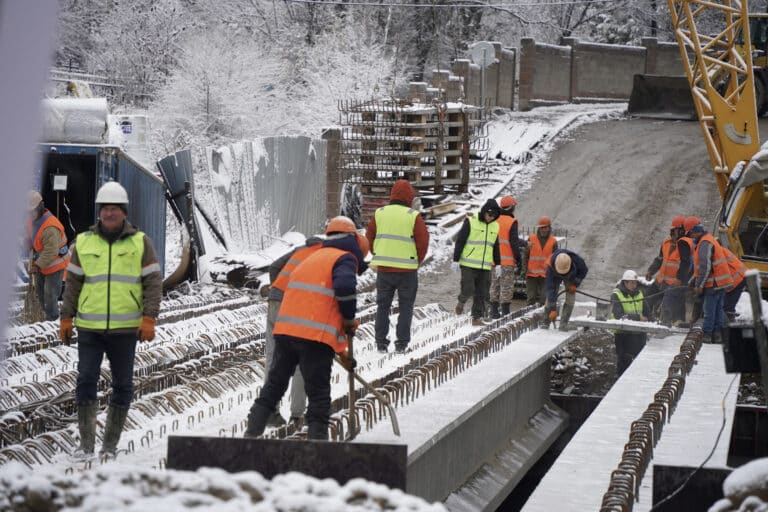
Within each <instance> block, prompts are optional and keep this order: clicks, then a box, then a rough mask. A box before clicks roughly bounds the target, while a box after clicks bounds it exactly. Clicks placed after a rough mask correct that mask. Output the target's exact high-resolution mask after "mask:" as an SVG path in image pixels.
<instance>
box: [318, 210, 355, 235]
mask: <svg viewBox="0 0 768 512" xmlns="http://www.w3.org/2000/svg"><path fill="white" fill-rule="evenodd" d="M356 231H357V226H355V223H354V222H352V219H350V218H349V217H345V216H344V215H339V216H338V217H334V218H332V219H331V221H330V222H329V223H328V225H327V226H326V227H325V234H326V235H331V234H333V233H355V232H356Z"/></svg>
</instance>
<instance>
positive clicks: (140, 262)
mask: <svg viewBox="0 0 768 512" xmlns="http://www.w3.org/2000/svg"><path fill="white" fill-rule="evenodd" d="M96 206H97V208H98V214H99V219H98V222H97V223H96V224H95V225H93V226H91V227H90V229H89V230H88V231H85V232H83V233H80V234H79V235H77V239H76V240H75V246H74V248H73V249H72V254H71V258H70V262H69V266H68V267H67V286H66V288H65V290H64V300H63V302H62V306H61V324H60V327H59V335H60V336H61V341H62V342H63V343H64V344H65V345H68V344H69V343H70V341H71V340H72V337H73V334H74V327H77V354H78V364H77V371H78V375H77V388H76V390H75V401H76V403H77V417H78V418H77V419H78V427H79V429H80V446H79V448H78V449H77V451H76V452H75V454H74V456H75V458H76V459H78V460H87V459H89V458H91V457H93V456H94V441H95V437H96V416H97V414H98V412H99V403H98V394H97V391H98V390H97V385H98V382H99V377H100V375H101V362H102V360H103V359H104V356H105V355H106V356H107V359H108V360H109V366H110V370H111V373H112V393H111V395H110V397H109V407H108V409H107V418H106V423H105V428H104V435H103V437H102V447H101V452H100V455H101V457H102V458H105V457H107V458H114V457H115V454H116V452H117V443H118V441H119V440H120V434H121V432H122V430H123V426H124V424H125V420H126V418H127V416H128V408H129V407H130V405H131V399H132V397H133V364H134V359H135V353H136V343H137V342H138V341H150V340H152V339H153V338H154V337H155V319H156V318H157V316H158V314H159V313H160V299H161V296H162V287H163V280H162V274H161V272H160V264H159V262H158V258H157V253H156V252H155V248H154V246H153V245H152V241H151V240H150V239H149V237H148V236H147V235H145V234H144V233H142V232H141V231H139V230H138V229H136V227H135V226H133V225H132V224H131V223H130V222H128V220H127V219H126V215H127V213H128V193H127V192H126V190H125V189H124V188H123V187H122V186H121V185H120V184H119V183H117V182H114V181H110V182H108V183H105V184H104V185H103V186H102V187H101V188H100V189H99V190H98V192H97V193H96Z"/></svg>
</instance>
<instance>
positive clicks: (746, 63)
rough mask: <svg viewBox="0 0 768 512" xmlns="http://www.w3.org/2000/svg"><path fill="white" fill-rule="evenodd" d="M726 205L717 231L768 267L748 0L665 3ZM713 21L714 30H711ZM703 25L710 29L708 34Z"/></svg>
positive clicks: (766, 198)
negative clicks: (745, 51)
mask: <svg viewBox="0 0 768 512" xmlns="http://www.w3.org/2000/svg"><path fill="white" fill-rule="evenodd" d="M667 3H668V5H669V10H670V13H671V16H672V25H673V28H674V32H675V37H676V39H677V43H678V46H679V48H680V55H681V57H682V59H683V63H684V67H685V73H686V76H687V77H688V83H689V85H690V88H691V94H692V97H693V102H694V105H695V107H696V113H697V116H698V119H699V125H700V126H701V130H702V133H703V135H704V141H705V143H706V146H707V151H708V152H709V157H710V160H711V162H712V169H713V171H714V173H715V180H716V182H717V186H718V189H719V191H720V197H721V198H722V201H723V205H722V208H721V211H720V215H718V226H717V227H718V232H717V234H718V236H719V237H720V241H721V243H724V244H725V245H727V246H728V247H730V248H731V250H733V252H734V253H735V254H736V255H738V256H739V257H740V258H741V259H742V260H743V261H744V262H745V263H746V264H747V265H748V266H749V267H751V268H757V269H758V270H760V271H761V272H763V273H767V272H768V195H766V194H765V190H764V182H765V179H766V178H767V177H768V164H762V165H763V166H764V167H765V169H766V170H767V171H763V170H762V167H761V164H759V162H757V168H755V165H753V164H755V162H754V161H753V162H751V160H752V159H753V157H755V156H756V154H758V151H759V149H760V140H759V133H758V125H757V109H756V107H755V85H754V79H755V78H754V72H753V69H752V59H751V58H750V56H746V57H745V56H743V55H742V54H741V53H740V52H739V49H738V45H737V40H738V38H739V37H740V36H742V37H743V38H744V39H745V40H747V41H749V16H748V12H747V2H746V0H744V1H743V2H742V1H738V0H711V1H703V0H667ZM713 22H714V23H715V25H716V26H715V27H714V28H713V27H712V24H713ZM697 23H699V24H700V25H702V26H706V27H707V28H706V33H704V32H703V31H702V30H699V28H698V27H697Z"/></svg>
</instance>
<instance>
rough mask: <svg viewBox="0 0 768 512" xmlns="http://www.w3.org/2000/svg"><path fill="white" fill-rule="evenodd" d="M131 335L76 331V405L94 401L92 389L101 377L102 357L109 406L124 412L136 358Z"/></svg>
mask: <svg viewBox="0 0 768 512" xmlns="http://www.w3.org/2000/svg"><path fill="white" fill-rule="evenodd" d="M137 341H138V340H137V339H136V334H135V333H132V332H130V333H127V334H125V333H120V334H118V333H112V334H104V333H101V332H94V331H84V330H82V329H78V331H77V357H78V361H77V390H76V392H75V397H76V399H77V403H78V404H83V403H88V402H92V401H95V400H96V389H97V385H98V383H99V375H100V374H101V362H102V361H103V360H104V354H106V355H107V360H108V361H109V369H110V371H111V373H112V397H111V398H110V399H109V403H110V405H114V406H116V407H120V408H122V409H127V408H128V407H129V406H130V405H131V398H133V361H134V359H135V355H136V342H137Z"/></svg>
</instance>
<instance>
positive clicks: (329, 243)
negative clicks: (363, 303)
mask: <svg viewBox="0 0 768 512" xmlns="http://www.w3.org/2000/svg"><path fill="white" fill-rule="evenodd" d="M323 247H335V248H336V249H341V250H342V251H348V252H349V254H345V255H343V256H342V257H340V258H339V259H338V260H336V263H335V264H334V265H333V290H334V293H335V294H336V297H355V294H356V289H357V276H358V275H359V274H362V273H363V272H365V271H366V269H367V268H368V264H367V263H365V262H364V261H363V254H362V253H361V252H360V246H359V245H358V244H357V238H356V237H355V235H354V234H349V235H331V236H330V237H329V238H328V239H327V240H325V241H323ZM303 264H304V263H302V264H301V265H303ZM338 303H339V311H341V316H342V317H343V318H344V319H345V320H354V318H355V314H356V312H357V299H356V298H352V299H350V300H339V301H338Z"/></svg>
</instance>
